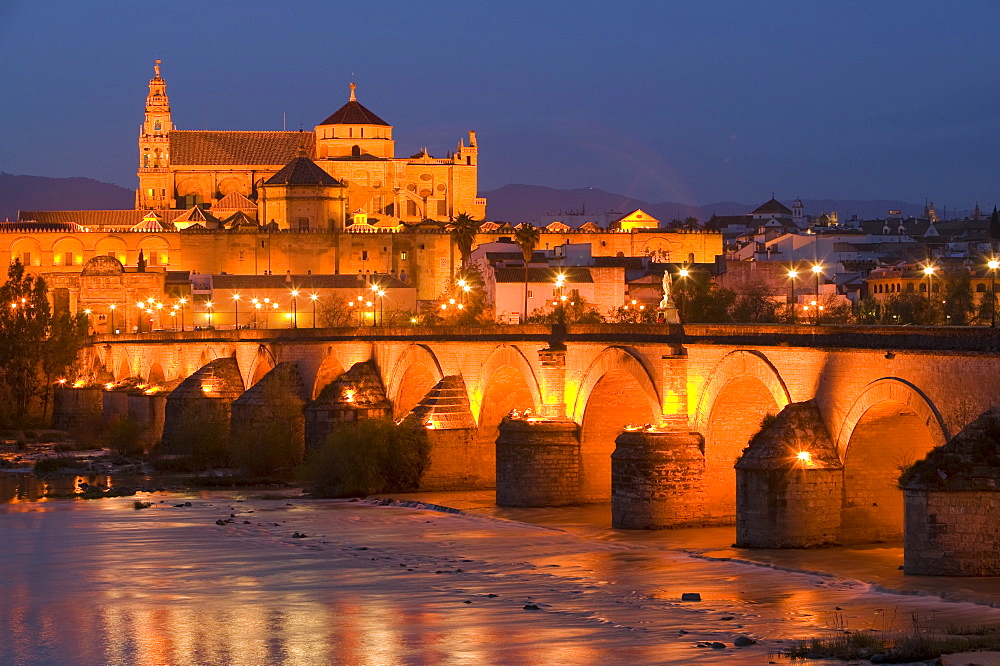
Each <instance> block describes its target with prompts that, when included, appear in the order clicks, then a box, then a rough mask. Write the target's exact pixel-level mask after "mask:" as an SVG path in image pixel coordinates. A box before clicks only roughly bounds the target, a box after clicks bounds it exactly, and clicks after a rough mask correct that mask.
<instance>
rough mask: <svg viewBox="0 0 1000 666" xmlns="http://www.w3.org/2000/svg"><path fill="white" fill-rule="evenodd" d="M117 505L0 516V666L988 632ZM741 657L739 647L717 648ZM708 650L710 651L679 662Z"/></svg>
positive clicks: (509, 655)
mask: <svg viewBox="0 0 1000 666" xmlns="http://www.w3.org/2000/svg"><path fill="white" fill-rule="evenodd" d="M133 499H134V498H115V499H105V500H97V501H89V502H88V501H80V500H66V501H54V502H37V503H21V504H10V505H0V530H2V534H3V544H4V545H3V549H2V551H0V589H2V590H3V594H2V595H0V645H2V646H5V649H4V650H3V653H2V654H0V663H4V664H7V663H10V664H64V663H108V664H216V663H227V664H275V663H289V664H331V663H334V664H399V663H406V664H439V663H454V664H466V663H476V664H489V663H515V664H519V663H560V664H562V663H567V664H592V663H599V662H606V663H611V664H618V663H628V662H632V663H643V664H645V663H677V664H684V663H702V664H718V663H733V664H767V663H769V662H774V661H780V660H776V659H774V658H773V657H769V653H770V652H774V651H777V650H780V649H781V648H782V647H783V646H786V645H788V644H789V642H790V641H793V640H795V639H799V638H805V637H809V636H817V635H823V636H828V635H833V634H834V633H835V632H836V631H839V630H842V629H845V628H847V629H868V628H876V629H883V630H885V629H890V628H895V629H901V628H908V627H909V626H910V625H911V623H913V622H917V623H919V624H921V626H925V627H930V626H946V625H948V624H958V623H966V624H970V623H983V622H990V623H1000V610H997V609H993V608H989V607H986V606H983V605H980V604H974V603H958V602H946V601H942V600H940V599H937V598H934V597H920V596H912V595H900V594H892V593H885V592H879V591H877V589H875V588H874V587H873V586H872V585H870V584H867V583H863V582H860V581H858V580H856V579H852V578H847V577H841V576H830V575H811V574H803V573H791V572H788V571H784V570H781V569H772V568H764V567H761V566H757V565H751V564H744V563H740V562H732V561H724V560H719V559H714V558H712V559H706V558H705V557H702V556H699V557H695V556H692V555H691V554H689V553H686V552H684V550H683V549H677V548H670V547H664V545H663V544H662V543H659V542H658V541H657V540H655V539H650V538H649V536H648V535H646V534H636V535H635V538H630V535H628V534H625V535H621V534H620V533H619V534H618V536H616V538H613V539H611V538H601V537H595V536H594V535H593V534H589V533H587V531H586V529H584V528H585V527H586V525H585V524H584V523H581V524H582V525H583V527H579V526H577V528H574V527H573V526H572V525H563V526H560V525H559V524H557V523H558V521H556V522H555V523H553V522H551V521H549V522H547V523H545V524H530V523H526V522H522V521H518V520H513V519H511V518H509V517H503V516H497V515H487V514H485V513H482V514H476V513H462V514H453V513H443V512H440V511H429V510H421V509H414V508H404V507H398V506H375V505H372V504H366V503H357V502H355V503H351V502H346V501H329V500H305V499H300V498H295V499H287V500H286V499H262V498H260V497H259V496H255V495H254V494H252V493H249V494H243V495H241V494H233V493H203V494H200V495H191V496H187V497H179V496H177V495H171V496H158V495H152V496H150V497H148V498H145V499H147V500H149V501H152V502H154V505H153V506H152V507H151V508H149V509H144V510H140V511H137V510H135V509H133V507H132V502H133ZM185 501H187V502H190V504H191V505H190V506H177V505H179V504H184V503H185ZM220 521H221V523H222V524H218V523H219V522H220ZM542 522H545V521H542ZM296 533H297V534H299V535H305V536H304V537H302V538H300V537H296V536H295V534H296ZM688 592H697V593H699V594H700V595H701V599H702V600H701V601H700V602H683V601H681V595H682V594H683V593H688ZM532 605H533V606H536V607H537V610H533V609H529V610H526V609H525V606H529V608H530V607H531V606H532ZM740 636H745V637H749V638H751V639H753V640H756V641H757V642H756V643H755V644H753V645H750V646H746V647H739V648H738V647H734V641H735V639H736V638H737V637H740ZM711 642H720V643H724V644H725V647H724V648H721V649H715V648H712V647H699V643H701V644H702V645H704V644H705V643H711ZM813 663H815V662H813Z"/></svg>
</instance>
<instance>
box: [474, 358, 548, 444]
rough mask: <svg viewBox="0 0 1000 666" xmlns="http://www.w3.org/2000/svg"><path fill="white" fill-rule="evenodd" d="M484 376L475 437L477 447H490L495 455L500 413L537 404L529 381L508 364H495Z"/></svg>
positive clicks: (533, 411) (503, 414)
mask: <svg viewBox="0 0 1000 666" xmlns="http://www.w3.org/2000/svg"><path fill="white" fill-rule="evenodd" d="M486 379H487V383H486V387H485V390H484V391H483V396H482V401H483V402H482V408H481V409H480V411H479V428H478V431H477V433H476V438H477V440H478V441H479V450H480V451H491V452H492V453H493V455H496V443H497V437H498V436H499V434H500V430H499V428H500V422H501V421H502V420H503V417H505V416H506V415H507V414H509V413H510V412H511V410H514V409H516V410H518V411H519V412H520V411H524V410H526V409H530V410H531V411H532V413H535V412H537V410H538V405H537V404H535V399H534V396H533V395H532V391H531V388H530V387H529V385H528V382H527V381H526V380H525V378H524V375H523V374H522V373H521V371H520V370H518V369H517V368H515V367H513V366H510V365H506V366H501V367H499V368H495V369H493V370H492V371H491V372H490V373H489V376H488V377H487V378H486Z"/></svg>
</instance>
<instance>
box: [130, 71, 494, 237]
mask: <svg viewBox="0 0 1000 666" xmlns="http://www.w3.org/2000/svg"><path fill="white" fill-rule="evenodd" d="M392 129H393V128H392V125H390V124H389V123H387V122H386V121H384V120H383V119H382V118H380V117H379V116H377V115H376V114H375V113H373V112H372V111H371V110H369V109H368V108H366V107H365V106H363V105H362V104H361V103H360V102H358V100H357V96H356V94H355V86H354V84H353V83H352V84H351V93H350V98H349V99H348V101H347V103H346V104H344V105H343V106H342V107H340V108H339V109H337V110H336V111H334V112H333V113H332V114H331V115H330V116H329V117H328V118H326V119H325V120H323V121H322V122H321V123H319V124H318V125H316V127H315V128H314V130H313V131H312V132H303V131H292V132H288V131H249V132H248V131H214V130H212V131H209V130H178V129H176V128H175V126H174V122H173V117H172V115H171V109H170V101H169V98H168V97H167V84H166V81H165V80H164V79H163V77H162V76H161V75H160V64H159V61H157V64H156V67H155V75H154V76H153V78H152V79H151V80H150V81H149V95H148V96H147V97H146V114H145V119H144V121H143V124H142V129H141V131H140V134H139V171H138V176H139V189H138V190H137V192H136V208H138V209H189V208H191V207H192V206H195V205H205V204H209V205H213V207H214V204H217V203H218V202H219V201H220V200H222V199H223V198H224V197H225V196H226V195H229V194H231V193H233V192H237V193H239V194H241V195H243V196H245V197H249V198H251V199H257V200H258V202H259V204H260V206H261V211H260V217H259V219H260V220H261V222H262V223H268V222H271V221H272V220H273V221H274V222H275V223H276V224H277V226H278V228H279V229H296V230H302V231H306V230H307V231H339V230H343V229H344V227H345V226H346V225H347V224H349V223H350V222H349V218H350V217H351V216H353V215H354V214H355V213H358V214H362V215H372V216H377V217H379V218H382V217H389V218H395V219H398V220H400V221H403V222H419V221H421V220H423V219H431V220H439V221H447V220H450V219H452V218H454V217H455V216H456V215H458V214H460V213H468V214H469V215H471V216H472V217H473V218H475V219H482V218H483V217H484V216H485V215H486V200H485V199H482V198H479V197H478V196H477V173H478V168H479V166H478V165H479V149H478V147H477V145H476V133H475V132H469V136H468V144H466V142H465V140H464V139H463V140H460V141H459V142H458V147H457V149H456V150H455V152H453V153H451V152H449V154H448V155H447V156H446V157H444V158H436V157H432V156H431V155H430V154H428V152H427V151H426V150H422V151H421V152H419V153H417V154H416V155H412V156H410V157H397V156H396V154H395V142H394V141H393V138H392ZM279 174H281V175H280V176H279V177H278V178H275V176H278V175H279Z"/></svg>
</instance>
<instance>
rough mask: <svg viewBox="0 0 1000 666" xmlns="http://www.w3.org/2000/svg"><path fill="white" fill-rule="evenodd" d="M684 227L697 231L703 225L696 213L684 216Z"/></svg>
mask: <svg viewBox="0 0 1000 666" xmlns="http://www.w3.org/2000/svg"><path fill="white" fill-rule="evenodd" d="M683 224H684V228H685V229H687V230H689V231H696V230H698V229H699V228H700V227H701V223H700V222H698V218H697V217H695V216H694V215H688V216H687V217H685V218H684V222H683Z"/></svg>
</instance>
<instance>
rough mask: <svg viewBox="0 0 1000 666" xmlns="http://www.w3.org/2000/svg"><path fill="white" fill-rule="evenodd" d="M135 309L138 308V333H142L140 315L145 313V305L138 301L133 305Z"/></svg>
mask: <svg viewBox="0 0 1000 666" xmlns="http://www.w3.org/2000/svg"><path fill="white" fill-rule="evenodd" d="M135 307H137V308H139V314H138V315H137V319H138V321H137V322H136V323H137V324H138V330H139V333H142V315H143V314H145V312H146V304H145V303H143V302H142V301H139V302H138V303H136V304H135Z"/></svg>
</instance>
